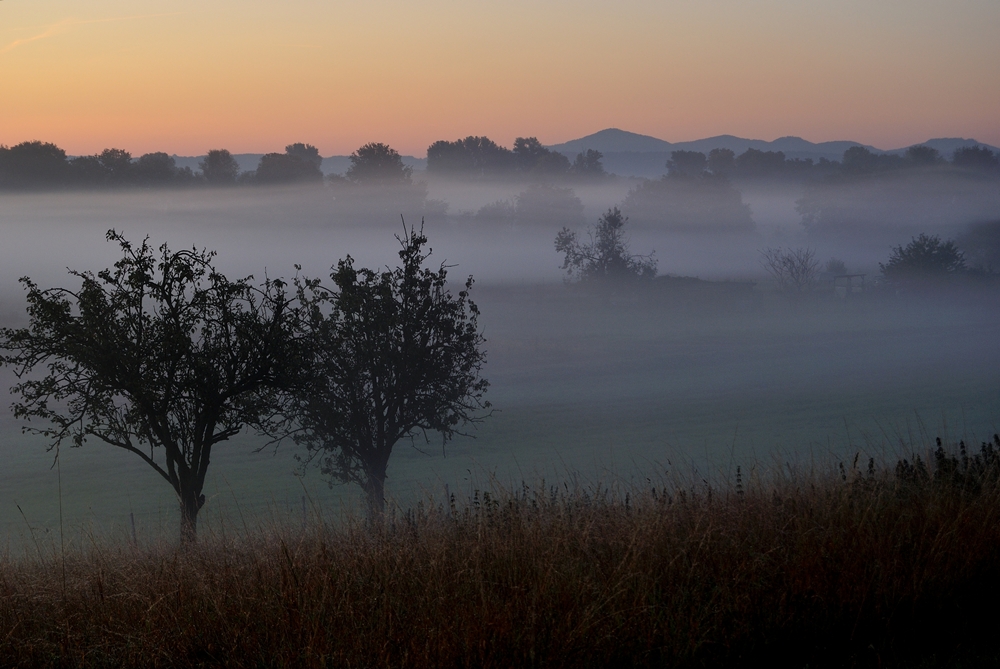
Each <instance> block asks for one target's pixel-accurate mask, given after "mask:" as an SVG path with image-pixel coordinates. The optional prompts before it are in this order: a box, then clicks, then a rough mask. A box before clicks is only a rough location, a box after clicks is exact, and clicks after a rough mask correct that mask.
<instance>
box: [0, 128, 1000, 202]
mask: <svg viewBox="0 0 1000 669" xmlns="http://www.w3.org/2000/svg"><path fill="white" fill-rule="evenodd" d="M603 157H604V156H603V154H602V153H601V152H600V151H595V150H593V149H588V150H586V151H583V152H580V153H578V154H577V155H576V157H575V159H574V160H573V161H572V162H571V161H570V159H569V158H568V157H567V156H565V155H563V154H561V153H559V152H557V151H552V150H550V149H547V148H546V147H545V146H543V145H542V143H541V142H540V141H539V140H538V138H537V137H518V138H517V139H515V140H514V144H513V146H512V148H509V149H508V148H507V147H504V146H501V145H499V144H497V143H496V142H494V141H493V140H491V139H490V138H488V137H485V136H482V137H480V136H469V137H466V138H464V139H457V140H454V141H447V140H440V141H436V142H434V143H432V144H431V145H430V146H429V147H428V148H427V172H428V173H429V174H435V175H440V176H448V177H455V178H462V179H473V180H475V179H510V178H521V179H532V180H539V179H540V180H551V179H571V180H594V179H604V178H607V177H608V176H609V174H608V173H607V172H606V171H605V169H604V165H603V163H602V159H603ZM349 158H350V160H351V166H350V167H349V168H348V170H347V172H346V174H344V175H330V176H329V177H327V178H328V179H329V181H331V182H332V183H334V184H337V185H349V184H358V183H362V184H379V185H399V184H409V183H410V177H411V176H412V173H411V169H410V168H409V167H407V166H405V165H404V164H403V162H402V156H400V154H399V153H398V152H397V151H396V150H395V149H393V148H391V147H390V146H388V145H386V144H382V143H377V142H371V143H368V144H365V145H364V146H362V147H360V148H359V149H358V150H357V151H355V152H354V153H352V154H351V155H350V157H349ZM322 164H323V158H322V157H321V156H320V154H319V150H318V149H317V148H316V147H315V146H313V145H311V144H304V143H301V142H299V143H295V144H289V145H288V146H286V147H285V151H284V153H277V152H275V153H268V154H265V155H264V156H262V157H261V158H260V161H259V163H258V165H257V168H256V169H255V170H249V171H243V172H241V171H240V167H239V164H238V163H237V162H236V159H235V158H234V157H233V156H232V154H231V153H230V152H229V151H228V150H226V149H213V150H210V151H209V152H208V153H207V155H206V156H205V157H204V158H203V159H202V160H201V162H200V163H199V169H198V170H191V169H190V168H189V167H178V166H177V164H176V161H175V159H174V158H173V157H172V156H170V155H168V154H166V153H163V152H155V153H147V154H143V155H141V156H139V157H137V158H134V157H133V156H132V154H131V153H129V152H128V151H125V150H123V149H114V148H112V149H105V150H104V151H102V152H101V153H98V154H95V155H91V156H77V157H73V158H70V157H68V156H67V155H66V152H65V151H64V150H63V149H61V148H59V147H58V146H56V145H55V144H51V143H47V142H40V141H30V142H22V143H20V144H17V145H14V146H11V147H6V146H2V145H0V189H8V190H17V189H36V188H67V187H69V188H102V187H127V186H138V187H153V186H172V187H178V186H197V185H211V186H234V185H252V184H258V185H276V184H291V183H322V182H323V180H324V175H323V171H322V169H321V168H322ZM665 167H666V170H667V174H668V175H686V176H700V175H703V174H711V175H714V176H717V177H725V178H736V179H758V178H768V179H804V180H815V179H817V178H822V177H831V176H832V177H836V176H846V177H857V176H864V175H872V174H882V173H887V172H894V171H899V170H907V169H914V168H917V169H924V170H926V169H928V168H932V169H939V170H952V171H958V172H963V173H977V174H996V175H1000V156H997V154H996V153H994V152H993V151H991V150H990V149H988V148H986V147H983V146H975V147H962V148H959V149H956V150H955V151H954V152H953V153H952V156H951V158H950V160H949V159H946V158H945V157H943V156H941V155H940V153H939V152H938V151H937V150H936V149H933V148H931V147H928V146H913V147H910V148H909V149H907V150H906V151H905V152H904V153H903V154H902V155H896V154H878V153H874V152H872V151H870V150H869V149H866V148H865V147H863V146H854V147H851V148H850V149H848V150H847V151H845V152H844V155H843V158H842V160H840V161H832V160H828V159H826V158H820V159H819V160H818V161H815V162H814V161H813V160H812V159H811V158H805V159H801V158H794V159H789V158H787V157H786V156H785V154H784V152H782V151H760V150H758V149H747V150H746V151H744V152H743V153H741V154H739V155H736V153H735V152H734V151H732V150H730V149H723V148H716V149H712V150H711V151H709V152H708V154H705V153H702V152H700V151H673V152H671V154H670V159H669V160H668V161H667V163H666V165H665Z"/></svg>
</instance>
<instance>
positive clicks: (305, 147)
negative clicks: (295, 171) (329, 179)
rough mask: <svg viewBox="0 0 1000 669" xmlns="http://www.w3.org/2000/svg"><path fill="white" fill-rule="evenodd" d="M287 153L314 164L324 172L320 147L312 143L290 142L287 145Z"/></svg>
mask: <svg viewBox="0 0 1000 669" xmlns="http://www.w3.org/2000/svg"><path fill="white" fill-rule="evenodd" d="M285 153H287V154H288V155H290V156H292V157H294V158H298V159H299V160H301V161H302V162H305V163H308V164H310V165H312V166H313V167H315V168H316V169H317V170H320V173H322V167H323V156H321V155H319V149H317V148H316V147H315V146H313V145H312V144H303V143H302V142H296V143H295V144H289V145H288V146H286V147H285Z"/></svg>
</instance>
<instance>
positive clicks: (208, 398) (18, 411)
mask: <svg viewBox="0 0 1000 669" xmlns="http://www.w3.org/2000/svg"><path fill="white" fill-rule="evenodd" d="M107 238H108V240H109V241H111V242H114V243H117V244H118V245H119V246H120V248H121V251H122V258H121V260H119V261H118V262H117V263H115V265H114V268H113V269H105V270H103V271H101V272H98V273H97V274H96V275H95V274H93V273H91V272H79V271H71V272H70V274H71V275H72V276H73V277H75V278H76V279H78V280H79V281H80V284H81V285H80V287H79V288H78V289H75V290H74V289H68V288H49V289H43V288H41V287H39V286H38V285H36V284H35V283H34V282H32V281H31V279H28V278H23V279H21V282H22V283H23V284H24V286H25V287H26V288H27V291H28V296H27V297H28V316H29V325H28V327H26V328H23V329H9V328H4V329H3V330H2V331H0V348H3V349H4V350H5V351H6V352H7V353H6V355H5V356H4V357H3V360H4V362H5V363H6V364H8V365H10V366H12V367H13V368H14V371H15V373H16V374H17V377H18V379H20V382H19V383H18V384H17V385H16V386H14V388H13V389H12V392H13V394H14V395H15V396H16V397H19V399H18V400H17V401H16V402H15V404H14V414H15V416H16V417H18V418H23V419H27V420H31V419H40V420H42V421H44V422H45V423H47V426H46V427H39V428H31V431H33V432H36V433H38V434H41V435H43V436H45V437H47V438H49V439H50V443H51V446H52V447H58V446H59V445H60V444H62V443H64V442H67V441H68V442H69V444H70V445H71V446H76V447H78V446H82V445H83V444H84V443H85V442H87V441H88V440H89V439H91V438H93V439H96V440H98V441H100V442H103V443H105V444H107V445H109V446H114V447H116V448H120V449H122V450H125V451H128V452H130V453H132V454H134V455H135V456H137V457H139V458H140V459H142V460H143V461H144V462H145V463H146V464H147V465H148V466H150V467H151V468H152V469H153V470H154V471H156V473H157V474H159V475H160V476H161V477H162V478H163V479H164V480H165V481H166V482H167V483H168V484H169V485H170V486H171V488H172V489H173V490H174V492H175V493H176V494H177V497H178V500H179V503H180V509H181V536H182V538H183V539H185V540H191V539H193V538H194V536H195V531H196V527H197V517H198V512H199V511H200V510H201V507H202V505H203V504H204V503H205V496H204V495H203V494H202V489H203V487H204V485H205V477H206V475H207V473H208V466H209V462H210V460H211V454H212V449H213V447H214V446H215V445H216V444H219V443H220V442H223V441H226V440H227V439H229V438H230V437H233V436H234V435H236V434H237V433H239V432H240V431H241V430H242V429H243V428H244V426H247V425H250V426H257V427H261V428H264V427H265V426H266V425H267V424H268V421H269V420H270V419H271V416H272V415H273V412H274V408H275V401H274V399H275V394H274V393H275V391H276V390H277V388H278V386H279V385H280V383H281V379H282V378H283V375H284V374H285V373H286V370H287V369H289V368H290V367H291V366H292V359H293V356H292V350H293V349H292V347H293V343H294V333H293V331H292V325H293V321H292V318H291V317H290V311H289V301H288V300H287V299H286V297H285V292H284V286H283V284H282V283H281V282H279V281H265V282H263V284H261V285H259V286H255V285H253V284H252V283H251V280H252V277H249V278H246V279H240V280H237V281H230V280H229V279H227V278H226V277H225V276H223V275H222V274H221V273H219V272H218V271H217V270H216V269H215V268H214V267H213V265H212V258H213V256H214V253H209V252H206V251H203V250H202V251H199V250H197V249H194V250H185V251H177V252H174V251H171V250H170V249H169V248H167V246H166V245H163V246H161V247H160V248H159V251H158V252H156V251H154V249H153V248H152V247H151V246H150V245H149V243H148V241H146V240H144V241H143V242H142V244H140V245H138V246H134V245H133V244H131V243H130V242H128V241H127V240H126V239H125V238H124V237H123V236H122V235H121V234H119V233H117V232H115V231H114V230H112V231H109V232H108V235H107ZM42 370H44V371H43V372H42V374H40V375H39V374H38V373H37V372H39V371H42Z"/></svg>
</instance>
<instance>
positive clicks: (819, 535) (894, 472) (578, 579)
mask: <svg viewBox="0 0 1000 669" xmlns="http://www.w3.org/2000/svg"><path fill="white" fill-rule="evenodd" d="M998 495H1000V437H994V439H993V440H992V441H991V442H990V443H983V444H982V445H981V447H979V448H971V449H970V448H968V447H967V446H966V445H965V444H964V443H962V444H958V445H955V444H948V445H947V448H945V447H943V446H942V445H941V444H940V443H939V444H938V446H937V448H935V449H934V450H933V451H929V452H924V453H923V454H912V453H911V454H910V455H909V458H907V459H901V460H899V461H898V463H897V464H896V466H895V467H892V466H891V463H890V466H888V467H886V466H883V465H882V464H881V463H880V464H876V463H875V462H874V460H870V461H869V462H868V463H865V462H864V461H863V460H862V461H859V459H858V458H855V459H853V460H849V461H848V462H847V463H843V462H842V463H840V465H839V469H838V468H834V467H827V468H824V469H820V470H812V471H807V470H795V469H785V468H775V469H771V470H769V471H760V470H758V471H755V472H743V471H742V470H737V471H736V473H735V477H734V479H733V480H732V482H731V483H730V484H729V485H727V486H725V487H721V488H720V487H712V486H709V485H706V484H704V483H702V484H700V485H694V486H687V485H684V484H683V483H681V482H679V481H677V480H675V479H673V480H672V479H667V478H664V479H657V480H652V481H648V482H646V483H645V484H644V485H642V486H635V487H622V486H614V487H610V488H609V487H600V486H594V487H590V486H586V485H579V484H577V485H569V484H565V483H564V484H562V485H558V484H557V485H553V484H547V483H546V482H544V481H538V482H535V483H534V484H524V485H523V486H521V487H518V488H506V489H503V488H498V487H493V488H492V490H486V491H476V493H475V494H474V496H473V498H472V499H470V500H468V501H467V502H465V503H457V502H454V501H450V500H442V501H441V502H439V503H437V504H435V503H433V502H424V503H420V504H417V505H416V506H415V507H413V508H411V509H409V510H407V511H406V512H405V513H400V512H397V511H395V510H393V511H391V512H390V513H389V514H388V515H387V516H386V517H385V518H384V519H383V520H382V521H381V522H379V523H377V524H375V525H372V524H365V523H363V522H358V521H351V520H347V521H346V522H342V523H339V524H337V525H330V524H327V523H323V522H320V521H319V520H318V519H314V522H312V523H309V524H307V525H306V526H304V527H302V528H293V527H291V526H289V525H287V524H285V525H280V524H279V525H269V526H258V527H255V528H253V529H247V528H243V529H239V528H237V529H233V528H230V530H229V531H228V532H226V531H221V532H214V533H210V534H208V535H204V534H203V536H202V539H201V541H200V543H199V544H198V545H196V546H187V547H184V546H178V545H177V544H164V543H157V544H151V545H150V544H146V545H142V546H137V545H133V544H130V543H128V542H125V541H119V542H113V543H110V544H109V543H105V542H101V541H93V542H91V543H89V544H87V545H85V546H81V547H78V548H75V549H73V550H70V551H61V550H53V551H49V550H42V549H39V551H38V553H37V554H36V555H32V556H28V557H24V558H21V559H16V560H11V559H10V558H9V557H8V558H5V559H3V560H0V629H3V630H6V633H5V634H4V636H3V637H2V638H0V657H2V658H3V659H4V664H5V665H6V666H11V667H18V666H24V667H104V666H107V667H111V666H115V667H132V666H135V667H139V666H144V667H147V666H159V667H206V666H220V667H352V666H363V667H440V666H467V667H510V666H538V667H608V666H635V667H644V666H672V667H702V666H727V667H742V666H746V667H752V666H762V665H766V666H797V667H803V666H811V667H862V666H863V667H869V666H870V667H956V666H962V667H978V666H984V667H985V666H996V662H997V661H998V660H1000V647H998V644H997V641H996V636H995V634H994V632H995V626H996V623H997V622H998V621H997V614H996V610H995V607H994V606H992V604H993V602H995V599H996V596H997V594H1000V578H998V577H1000V557H998V553H997V551H996V545H997V542H998V541H1000V523H998V517H997V509H998V503H1000V497H998Z"/></svg>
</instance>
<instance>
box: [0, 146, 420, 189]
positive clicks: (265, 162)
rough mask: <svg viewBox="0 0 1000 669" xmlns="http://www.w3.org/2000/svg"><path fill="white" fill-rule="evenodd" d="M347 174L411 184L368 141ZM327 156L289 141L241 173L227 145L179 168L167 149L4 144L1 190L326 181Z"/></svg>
mask: <svg viewBox="0 0 1000 669" xmlns="http://www.w3.org/2000/svg"><path fill="white" fill-rule="evenodd" d="M349 158H350V162H351V165H350V167H349V168H348V170H347V173H346V174H344V175H342V176H341V175H332V179H331V180H332V181H334V182H336V183H339V184H369V185H370V184H376V185H406V184H409V183H410V174H411V172H410V168H409V167H406V166H405V165H404V164H403V160H402V156H400V155H399V153H398V152H397V151H395V150H394V149H392V148H391V147H389V146H387V145H386V144H381V143H376V142H372V143H368V144H365V145H364V146H362V147H360V148H358V149H357V150H356V151H355V152H353V153H352V154H351V155H350V156H349ZM322 165H323V158H322V156H320V154H319V149H317V148H316V147H315V146H313V145H312V144H304V143H301V142H298V143H295V144H289V145H288V146H286V147H285V151H284V153H267V154H265V155H263V156H261V158H260V161H259V162H258V164H257V169H256V170H250V171H242V172H241V171H240V166H239V163H238V162H237V161H236V158H235V157H234V156H233V155H232V153H230V152H229V151H228V150H226V149H212V150H210V151H209V152H208V153H207V154H206V155H205V157H204V158H203V159H202V160H201V161H200V162H199V165H198V167H199V169H198V170H196V171H195V170H192V169H191V168H189V167H178V166H177V161H176V160H175V159H174V157H173V156H170V155H167V154H166V153H163V152H156V153H146V154H143V155H141V156H139V157H138V158H133V157H132V154H131V153H129V152H128V151H125V150H123V149H105V150H104V151H102V152H101V153H98V154H95V155H92V156H77V157H73V158H71V157H69V156H67V155H66V151H65V150H63V149H61V148H59V147H58V146H56V145H55V144H51V143H47V142H40V141H31V142H22V143H20V144H17V145H14V146H11V147H6V146H0V189H4V190H35V189H58V188H124V187H146V188H149V187H194V186H213V187H229V186H237V185H280V184H296V183H298V184H302V183H323V181H324V176H323V171H322V169H321V167H322Z"/></svg>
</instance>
